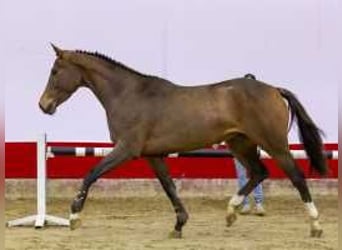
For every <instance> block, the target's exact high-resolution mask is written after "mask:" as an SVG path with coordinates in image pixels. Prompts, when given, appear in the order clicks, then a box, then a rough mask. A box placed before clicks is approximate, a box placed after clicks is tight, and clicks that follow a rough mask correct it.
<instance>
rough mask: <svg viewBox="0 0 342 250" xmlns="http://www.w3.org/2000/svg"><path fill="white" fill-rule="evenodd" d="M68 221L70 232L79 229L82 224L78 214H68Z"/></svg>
mask: <svg viewBox="0 0 342 250" xmlns="http://www.w3.org/2000/svg"><path fill="white" fill-rule="evenodd" d="M69 221H70V229H71V230H75V229H77V228H79V227H80V226H81V224H82V221H81V218H80V215H79V213H74V214H70V217H69Z"/></svg>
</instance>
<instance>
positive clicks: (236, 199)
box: [229, 194, 245, 207]
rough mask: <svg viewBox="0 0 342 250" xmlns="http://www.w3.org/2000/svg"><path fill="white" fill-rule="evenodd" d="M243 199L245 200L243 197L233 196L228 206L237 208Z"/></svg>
mask: <svg viewBox="0 0 342 250" xmlns="http://www.w3.org/2000/svg"><path fill="white" fill-rule="evenodd" d="M244 198H245V196H244V195H238V194H234V195H233V197H232V198H230V201H229V206H233V207H237V206H239V205H240V204H241V203H242V201H243V199H244Z"/></svg>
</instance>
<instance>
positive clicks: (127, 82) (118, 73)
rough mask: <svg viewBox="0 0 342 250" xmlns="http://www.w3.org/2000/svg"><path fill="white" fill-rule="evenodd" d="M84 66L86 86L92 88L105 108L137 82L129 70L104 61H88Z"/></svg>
mask: <svg viewBox="0 0 342 250" xmlns="http://www.w3.org/2000/svg"><path fill="white" fill-rule="evenodd" d="M95 60H98V59H95ZM84 68H85V69H86V70H85V72H84V75H85V77H84V78H85V79H86V82H87V83H86V86H87V87H88V88H90V89H91V90H92V92H93V93H94V94H95V96H96V97H97V98H98V100H99V101H100V102H101V104H102V105H103V106H104V108H105V109H106V110H107V108H108V106H109V105H112V103H113V101H119V100H120V98H122V93H123V92H124V90H125V89H127V88H132V89H134V86H133V85H135V84H138V82H139V80H138V79H137V76H135V75H133V74H132V73H131V72H129V71H127V70H125V69H122V68H120V67H115V66H112V65H106V62H99V61H95V62H93V63H92V64H89V63H88V64H87V65H86V66H85V67H84Z"/></svg>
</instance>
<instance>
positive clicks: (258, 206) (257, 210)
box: [255, 203, 266, 216]
mask: <svg viewBox="0 0 342 250" xmlns="http://www.w3.org/2000/svg"><path fill="white" fill-rule="evenodd" d="M255 215H258V216H265V215H266V210H265V209H264V207H263V206H262V204H260V203H259V204H255Z"/></svg>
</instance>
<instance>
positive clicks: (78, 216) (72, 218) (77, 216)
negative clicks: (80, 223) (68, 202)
mask: <svg viewBox="0 0 342 250" xmlns="http://www.w3.org/2000/svg"><path fill="white" fill-rule="evenodd" d="M79 218H80V214H79V213H74V214H70V216H69V220H77V219H79Z"/></svg>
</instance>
